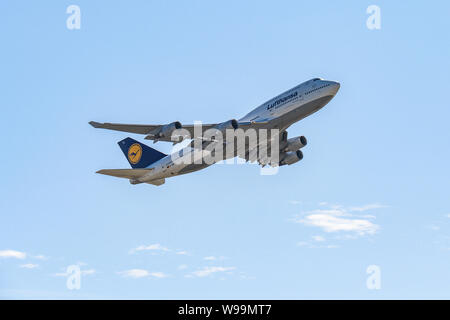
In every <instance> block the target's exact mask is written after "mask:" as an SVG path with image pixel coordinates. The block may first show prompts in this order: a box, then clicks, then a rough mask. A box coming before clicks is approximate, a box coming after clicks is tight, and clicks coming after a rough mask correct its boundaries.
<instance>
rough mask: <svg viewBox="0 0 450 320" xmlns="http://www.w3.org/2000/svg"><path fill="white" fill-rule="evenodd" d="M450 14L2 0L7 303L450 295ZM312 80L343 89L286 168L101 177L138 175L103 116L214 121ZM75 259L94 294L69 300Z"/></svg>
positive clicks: (308, 124)
mask: <svg viewBox="0 0 450 320" xmlns="http://www.w3.org/2000/svg"><path fill="white" fill-rule="evenodd" d="M71 4H76V5H78V6H79V7H80V8H81V29H80V30H68V29H67V28H66V19H67V17H68V14H66V8H67V7H68V6H69V5H71ZM371 4H376V5H378V6H379V7H380V8H381V29H380V30H368V29H367V27H366V19H367V18H368V15H367V14H366V8H367V7H368V6H369V5H371ZM449 10H450V4H449V3H448V2H446V1H434V2H432V3H430V2H425V1H415V2H408V3H407V4H405V3H400V2H393V1H370V2H368V1H348V2H346V4H345V5H343V4H342V3H341V2H337V1H320V2H317V3H315V2H311V1H308V2H306V1H277V2H275V1H246V2H245V3H242V1H227V2H226V3H225V2H223V3H220V2H217V1H214V2H212V1H189V2H181V1H178V2H174V1H172V2H169V1H164V2H163V1H132V2H124V3H123V4H116V3H114V4H112V3H111V2H110V1H95V2H94V1H75V2H72V1H71V2H69V1H58V2H51V1H47V2H43V3H37V2H36V3H34V2H33V3H31V2H28V1H3V2H2V3H1V4H0V34H1V39H2V48H3V49H2V50H1V52H0V58H1V61H2V64H1V72H0V85H1V87H2V88H3V90H2V93H1V95H0V105H1V109H2V122H1V126H0V131H1V134H2V136H3V141H4V146H3V148H2V164H3V168H4V172H3V175H2V183H1V185H0V192H1V201H0V208H1V211H0V212H1V216H0V221H1V223H0V298H3V299H5V298H8V299H10V298H19V299H21V298H44V299H47V298H68V299H79V298H87V299H95V298H125V299H130V298H137V299H157V298H159V299H169V298H191V299H196V298H204V299H214V298H239V299H240V298H269V299H279V298H285V299H300V298H324V299H328V298H344V299H346V298H369V299H381V298H387V299H390V298H449V297H450V292H449V287H450V275H449V272H448V270H449V265H450V234H449V231H450V204H449V201H448V200H449V187H450V185H449V181H450V172H449V166H448V164H449V160H450V151H449V150H450V149H449V145H450V133H449V130H448V119H449V117H450V111H449V108H448V107H449V105H448V102H447V101H448V100H447V99H448V97H447V95H448V92H449V91H450V81H449V78H448V72H449V70H450V61H449V59H448V57H449V56H450V44H449V42H448V41H447V39H448V32H449V31H450V28H449V27H450V22H449V19H448V12H449ZM313 77H323V78H326V79H331V80H337V81H339V82H340V83H341V89H340V91H339V93H338V95H337V96H336V97H335V98H334V99H333V100H332V101H331V102H330V103H329V104H328V105H327V106H326V107H325V108H324V109H322V110H320V111H319V112H318V113H316V114H314V115H312V116H310V117H308V118H307V119H304V120H303V121H301V122H299V123H297V124H295V125H293V126H292V127H291V128H290V129H289V134H290V136H291V137H292V136H296V135H305V136H306V137H307V138H308V142H309V143H308V146H307V147H305V149H304V152H303V153H304V159H303V160H302V161H301V162H299V163H297V164H295V165H292V166H289V167H282V168H280V171H279V173H278V174H277V175H273V176H261V175H260V174H259V168H258V167H257V166H255V165H231V166H230V165H216V166H212V167H210V168H207V169H206V170H203V171H200V172H196V173H193V174H190V175H185V176H181V177H175V178H173V179H169V180H167V182H166V184H165V185H163V186H161V187H154V186H151V185H136V186H133V185H130V184H129V183H128V181H126V180H120V179H114V178H111V177H106V176H100V175H96V174H95V171H97V170H99V169H103V168H127V167H128V163H127V162H126V159H125V158H124V157H123V154H122V152H121V150H120V149H119V148H118V146H117V144H116V142H117V141H119V140H121V139H123V138H124V137H126V136H127V135H126V134H123V133H119V132H112V131H104V130H95V129H93V128H91V127H90V126H89V125H88V121H90V120H96V121H109V122H123V123H149V124H158V123H168V122H172V121H175V120H178V121H181V122H182V123H192V122H193V121H194V120H201V121H203V122H205V123H206V122H219V121H224V120H228V119H231V118H239V117H241V116H243V115H245V114H246V113H247V112H248V111H250V110H251V109H252V108H254V107H256V106H258V105H259V104H261V103H262V102H264V101H266V100H267V99H269V98H271V97H273V96H275V95H277V94H279V93H281V92H283V91H284V90H287V89H289V88H291V87H293V86H295V85H297V84H299V83H300V82H303V81H305V80H307V79H310V78H313ZM131 137H133V138H135V139H142V137H139V136H133V135H131ZM155 146H156V147H157V148H159V149H160V150H162V151H165V152H168V151H170V148H171V145H170V144H165V143H158V144H156V145H155ZM74 264H76V265H79V266H80V268H81V270H83V271H84V272H83V275H82V280H81V288H80V290H68V289H67V287H66V276H65V275H64V273H65V271H66V268H67V266H69V265H74ZM370 265H377V266H379V268H380V270H381V289H379V290H369V289H368V288H367V287H366V280H367V278H368V276H369V275H368V274H367V273H366V269H367V267H368V266H370Z"/></svg>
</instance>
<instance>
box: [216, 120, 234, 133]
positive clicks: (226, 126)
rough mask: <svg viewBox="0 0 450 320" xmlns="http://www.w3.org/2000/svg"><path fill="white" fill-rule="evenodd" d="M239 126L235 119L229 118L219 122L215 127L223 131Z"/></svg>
mask: <svg viewBox="0 0 450 320" xmlns="http://www.w3.org/2000/svg"><path fill="white" fill-rule="evenodd" d="M238 127H239V124H238V122H237V120H235V119H231V120H228V121H225V122H222V123H219V124H218V125H217V126H216V127H215V129H217V130H219V131H221V132H225V130H227V129H234V130H236V129H237V128H238Z"/></svg>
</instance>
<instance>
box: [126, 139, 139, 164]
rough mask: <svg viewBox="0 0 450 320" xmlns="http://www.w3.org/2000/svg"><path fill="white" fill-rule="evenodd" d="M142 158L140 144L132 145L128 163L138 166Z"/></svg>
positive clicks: (129, 149)
mask: <svg viewBox="0 0 450 320" xmlns="http://www.w3.org/2000/svg"><path fill="white" fill-rule="evenodd" d="M141 156H142V147H141V145H140V144H139V143H135V144H132V145H131V146H130V147H129V148H128V161H130V162H131V163H132V164H136V163H138V162H139V160H141Z"/></svg>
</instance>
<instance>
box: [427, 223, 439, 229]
mask: <svg viewBox="0 0 450 320" xmlns="http://www.w3.org/2000/svg"><path fill="white" fill-rule="evenodd" d="M428 229H430V230H433V231H438V230H440V229H441V227H439V226H437V225H435V224H432V225H429V226H428Z"/></svg>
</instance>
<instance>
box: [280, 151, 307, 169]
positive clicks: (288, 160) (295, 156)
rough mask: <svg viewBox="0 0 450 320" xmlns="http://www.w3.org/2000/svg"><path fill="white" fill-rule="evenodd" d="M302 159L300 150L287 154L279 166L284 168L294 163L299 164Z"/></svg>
mask: <svg viewBox="0 0 450 320" xmlns="http://www.w3.org/2000/svg"><path fill="white" fill-rule="evenodd" d="M302 159H303V153H302V152H301V151H300V150H297V151H295V152H287V153H286V156H285V157H284V158H283V160H281V161H280V166H284V165H285V164H287V165H291V164H294V163H296V162H299V161H300V160H302Z"/></svg>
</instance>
